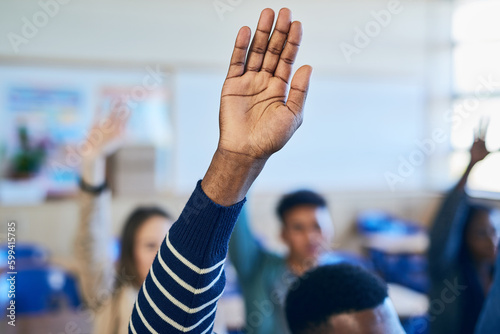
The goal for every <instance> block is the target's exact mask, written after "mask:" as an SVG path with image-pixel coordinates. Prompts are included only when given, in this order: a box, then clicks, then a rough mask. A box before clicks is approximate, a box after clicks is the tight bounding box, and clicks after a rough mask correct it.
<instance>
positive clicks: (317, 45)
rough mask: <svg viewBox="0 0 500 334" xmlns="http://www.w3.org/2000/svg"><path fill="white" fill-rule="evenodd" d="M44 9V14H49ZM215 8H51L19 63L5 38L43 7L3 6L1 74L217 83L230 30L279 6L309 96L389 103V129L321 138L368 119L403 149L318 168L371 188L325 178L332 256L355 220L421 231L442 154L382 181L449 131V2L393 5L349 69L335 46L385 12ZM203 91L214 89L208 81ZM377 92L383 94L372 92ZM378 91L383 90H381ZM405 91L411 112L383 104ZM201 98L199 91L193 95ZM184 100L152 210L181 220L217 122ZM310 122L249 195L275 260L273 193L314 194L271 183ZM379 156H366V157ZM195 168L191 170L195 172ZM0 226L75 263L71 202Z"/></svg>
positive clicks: (327, 4) (11, 213) (5, 214)
mask: <svg viewBox="0 0 500 334" xmlns="http://www.w3.org/2000/svg"><path fill="white" fill-rule="evenodd" d="M47 1H49V0H47ZM47 1H45V2H44V3H48V2H47ZM221 1H222V2H223V3H226V4H230V5H228V6H229V7H230V8H231V10H229V11H227V12H224V13H223V14H222V15H221V16H219V15H218V12H217V10H216V9H215V7H214V3H219V2H216V1H212V0H192V1H166V0H150V1H147V2H144V1H139V0H126V1H123V0H121V1H118V0H100V1H98V0H86V1H75V0H72V1H62V0H61V1H60V3H63V2H64V3H65V4H60V5H59V7H58V8H59V9H58V13H57V14H55V15H54V16H53V17H51V18H50V19H49V20H48V22H47V23H46V25H44V26H43V27H40V28H39V29H38V31H37V32H36V33H33V34H32V35H33V36H32V37H29V38H26V41H27V42H26V43H23V44H20V45H18V50H17V51H18V52H16V50H15V49H16V48H15V47H13V45H12V43H11V42H10V41H9V37H8V36H9V34H12V33H15V34H18V35H22V29H23V26H24V24H25V21H23V20H25V19H27V20H29V21H33V16H34V15H38V14H37V13H39V12H40V11H41V10H42V7H41V5H40V4H39V1H34V0H25V1H14V0H8V1H1V2H0V13H1V14H0V16H1V20H0V36H1V38H2V42H1V43H0V62H1V63H2V64H44V63H46V64H59V63H63V64H67V65H70V66H71V64H78V65H82V64H83V65H85V66H92V64H94V65H96V66H97V65H98V66H103V65H104V66H121V65H123V66H130V65H132V66H135V67H141V66H146V65H152V66H156V65H159V66H161V67H163V68H167V69H170V70H171V71H172V72H173V73H174V74H175V75H176V78H177V79H176V80H177V84H178V86H177V87H180V85H181V84H183V83H184V84H185V83H189V80H187V81H186V80H185V79H186V78H189V76H190V75H192V74H193V73H195V75H196V73H198V74H199V73H202V74H203V75H204V76H202V77H205V78H206V77H211V76H214V77H217V78H218V77H221V78H223V76H224V73H225V71H226V68H227V63H228V57H229V54H230V53H231V49H232V45H233V42H234V37H235V35H236V32H237V29H238V28H239V27H240V26H242V25H249V26H250V27H252V29H254V27H255V24H256V21H257V17H258V13H259V12H260V10H261V9H262V8H263V7H266V6H271V7H272V8H274V9H278V8H280V7H281V6H285V5H286V6H287V7H289V8H291V9H292V11H293V12H294V16H295V18H296V19H300V20H301V21H302V22H303V25H304V40H303V43H302V48H301V52H300V54H299V57H298V59H297V65H301V64H304V63H308V64H311V65H313V66H314V69H315V70H314V71H315V72H314V78H313V81H312V87H314V85H315V84H316V85H317V87H323V88H325V87H330V86H329V85H333V87H335V85H343V83H346V84H345V85H343V87H348V84H350V85H351V86H350V87H351V88H350V90H349V94H351V95H352V97H353V99H356V100H363V92H366V91H367V90H370V89H371V88H374V89H379V91H380V94H382V96H384V97H385V98H384V101H386V102H387V101H389V102H387V103H388V107H387V108H389V109H390V110H391V112H390V113H387V114H384V115H386V116H385V117H379V118H377V117H376V116H373V114H369V113H373V112H378V111H377V110H375V111H372V110H371V109H370V108H368V107H367V106H366V105H363V106H361V107H360V109H359V110H362V113H361V114H360V115H359V117H358V116H356V115H355V116H353V115H350V117H347V119H348V120H350V123H349V122H348V123H347V124H337V126H336V127H334V130H335V131H334V130H332V131H330V132H329V134H328V135H332V136H335V138H341V140H340V141H339V145H340V144H341V143H342V141H343V140H346V139H345V138H347V139H349V138H350V137H349V136H353V130H352V127H353V123H354V120H355V119H356V118H359V119H364V118H363V115H364V116H370V117H366V118H365V119H368V120H369V122H376V121H379V122H380V123H379V124H382V126H383V127H382V128H381V129H382V130H381V136H385V138H388V140H387V141H386V142H391V140H390V139H391V138H394V140H392V141H393V142H397V141H398V140H399V141H400V142H398V145H399V144H401V146H400V147H399V146H398V147H397V148H394V147H395V146H387V147H384V146H382V149H381V151H382V152H383V151H386V153H385V154H386V155H385V160H383V161H385V163H381V162H380V161H382V160H380V161H379V162H374V163H372V162H370V159H365V162H364V163H363V160H360V159H359V156H358V155H357V152H351V154H350V155H349V154H347V155H346V154H345V152H342V151H340V152H337V153H336V155H337V156H338V159H335V156H334V159H330V160H329V164H328V165H324V166H323V168H322V170H321V172H322V173H324V172H325V170H328V168H330V169H331V170H332V174H333V173H335V170H339V169H338V168H339V164H336V160H337V161H339V163H340V166H341V167H342V169H341V170H342V171H344V172H349V163H345V162H344V160H345V161H347V162H349V161H356V164H354V165H355V166H356V168H355V171H356V173H359V175H361V176H363V173H368V175H370V180H374V179H375V180H376V181H375V182H373V183H372V184H367V183H366V182H365V181H366V180H365V179H362V180H363V182H359V180H358V179H359V178H356V176H354V177H353V176H351V177H350V178H349V177H347V176H346V177H347V178H344V177H343V174H340V176H339V177H337V178H332V179H331V180H330V181H331V182H329V183H327V187H326V188H324V189H320V190H322V191H323V192H324V193H325V194H326V195H327V197H328V198H329V199H330V201H331V203H332V205H331V210H332V214H333V218H334V222H335V224H336V226H337V244H339V245H340V246H343V247H350V245H348V242H347V241H346V240H347V236H348V235H351V234H352V233H351V232H352V223H353V221H354V219H355V217H356V214H357V213H358V212H359V210H362V209H368V208H372V209H376V208H380V209H387V210H389V211H391V212H392V213H394V214H396V215H400V216H402V217H406V218H408V219H411V220H415V221H418V222H421V223H422V224H428V223H429V219H430V218H429V217H430V216H431V215H432V213H433V211H434V208H435V207H436V204H437V203H438V202H437V201H438V198H439V194H436V193H435V192H434V191H426V190H425V189H433V187H434V185H435V184H440V188H439V189H443V188H445V186H446V185H447V184H448V183H447V182H448V181H447V178H446V175H447V173H446V168H445V167H446V161H445V160H444V158H443V157H444V156H445V153H446V152H447V150H448V147H447V145H443V146H441V147H439V148H438V149H437V150H436V154H435V155H434V156H433V157H432V158H430V159H428V160H427V162H426V163H425V164H424V165H423V166H422V167H421V168H418V170H417V171H416V172H415V173H414V174H412V175H411V177H409V178H408V181H407V182H406V183H405V186H404V187H402V188H401V189H399V190H398V191H397V192H393V191H391V189H389V188H388V187H387V184H386V182H385V181H384V179H383V172H384V171H386V170H388V169H390V168H392V169H394V168H397V166H398V159H397V157H398V155H399V154H408V153H409V152H411V151H412V150H414V149H415V147H416V144H415V142H414V141H415V140H417V139H419V138H427V137H428V136H429V135H430V133H431V131H432V129H433V128H435V127H436V126H444V127H446V124H444V125H443V124H442V118H441V113H442V111H443V110H446V109H447V108H448V107H449V96H450V72H449V71H450V68H451V66H450V53H449V52H450V49H449V46H450V28H449V27H450V10H451V6H452V5H451V2H450V1H431V0H429V1H401V2H398V1H396V2H397V3H396V5H397V4H399V6H397V8H399V9H400V10H399V11H398V13H397V14H394V15H391V17H390V20H389V21H390V22H389V23H388V24H387V26H385V27H383V28H381V29H380V32H379V33H378V34H374V36H373V37H371V38H369V40H368V41H365V42H366V44H367V45H366V46H363V47H360V48H358V51H359V53H356V54H353V55H352V57H351V61H349V60H348V59H347V58H346V57H345V55H344V53H343V52H342V50H341V48H340V46H341V45H344V44H342V43H347V44H351V45H354V44H355V38H356V36H357V35H359V32H358V30H357V29H358V28H359V29H361V30H364V29H365V28H366V27H367V25H369V24H372V23H373V22H375V21H376V19H375V17H374V14H373V13H379V14H380V12H381V11H385V10H388V8H389V3H390V1H381V0H371V1H367V0H349V1H348V0H344V1H321V0H313V1H299V0H293V1H260V0H259V1H248V0H242V1H237V0H232V1H229V0H221ZM52 3H53V2H52ZM391 6H395V5H394V4H392V5H391ZM54 8H55V7H54ZM226 8H228V7H226ZM10 36H12V35H10ZM358 38H359V37H358ZM182 80H184V81H182ZM196 80H203V78H201V79H200V78H198V79H196V78H195V79H194V81H196ZM215 81H217V80H215ZM210 82H211V83H213V82H214V80H211V81H210ZM380 82H381V83H382V84H379V83H380ZM220 84H222V81H220ZM362 85H365V86H364V88H363V89H364V90H363V89H360V93H359V98H358V97H357V96H356V89H358V88H357V87H361V86H362ZM384 85H385V87H389V88H385V89H384ZM405 85H406V86H407V87H418V89H415V90H414V91H412V94H413V95H411V96H412V99H410V100H409V101H408V102H407V103H408V105H407V106H405V105H404V104H397V103H391V96H390V89H391V88H390V87H394V86H405ZM197 89H198V90H200V88H199V86H198V87H197ZM346 89H347V88H346ZM217 90H218V88H217V87H216V86H215V87H210V90H209V91H217ZM188 91H189V85H188V86H187V87H186V89H183V90H180V91H177V92H176V95H175V97H174V98H175V101H174V117H175V120H174V121H175V125H176V131H177V133H176V144H175V145H176V148H175V159H174V164H175V170H176V172H177V173H178V174H176V175H177V176H178V178H176V180H177V181H176V182H177V183H176V185H175V190H176V194H175V195H170V196H168V197H162V198H160V199H156V200H155V201H156V202H161V203H166V205H167V207H171V208H172V209H171V210H172V211H173V212H174V214H175V213H179V212H180V208H182V205H183V204H184V203H185V200H186V198H187V197H186V196H187V192H188V191H189V190H188V189H189V187H190V185H192V186H194V183H195V181H196V179H197V178H200V177H202V176H203V175H202V173H203V171H204V169H205V168H206V167H207V166H208V163H209V159H210V155H211V152H212V149H213V148H214V147H215V143H216V138H217V129H216V120H215V119H213V120H211V121H206V120H207V119H208V117H212V116H213V117H216V113H217V106H216V105H217V101H218V96H217V95H214V96H213V97H210V98H209V99H208V97H207V100H205V101H207V102H206V109H208V110H205V108H203V105H200V104H198V105H193V101H194V102H196V101H195V99H193V98H192V96H190V95H189V94H186V92H188ZM312 98H314V96H313V97H312ZM321 98H323V100H324V96H319V97H317V98H316V100H311V101H312V102H311V104H312V105H316V106H317V108H316V109H319V108H321V103H324V102H322V101H323V100H321ZM396 100H397V99H395V101H396ZM314 101H316V103H315V102H314ZM318 101H319V102H318ZM398 101H400V100H398ZM367 103H368V102H367ZM369 103H372V102H369ZM410 103H411V105H410ZM398 110H401V113H402V114H401V115H399V117H398V118H395V117H394V116H395V115H398V114H397V111H398ZM407 110H411V113H409V114H408V117H407V116H406V114H404V112H405V111H407ZM354 111H355V110H354ZM354 111H352V110H348V111H346V112H354ZM308 112H310V114H308V116H307V117H309V118H310V119H311V120H312V121H311V122H310V123H311V124H320V123H321V121H322V119H323V118H322V117H324V116H325V115H324V114H322V113H321V112H316V113H314V111H311V110H308ZM343 116H347V114H344V115H342V114H341V113H338V114H335V115H333V116H332V117H331V119H333V121H335V120H336V119H342V117H343ZM307 117H306V120H305V122H304V127H303V129H301V130H300V131H302V132H299V133H298V139H294V141H292V142H291V143H290V148H289V151H286V152H283V153H280V155H278V156H276V159H275V160H274V161H272V162H270V164H269V166H268V171H269V172H268V171H267V170H266V171H264V173H265V174H263V175H262V176H263V177H262V180H263V181H258V183H257V184H256V187H255V189H254V190H253V191H252V193H251V198H250V203H249V206H250V210H251V213H252V216H253V217H254V218H253V221H254V225H255V230H256V231H257V232H258V233H259V235H261V236H262V238H263V240H264V241H265V242H266V243H267V244H269V245H270V246H271V247H273V248H274V249H277V250H280V249H282V248H280V244H279V239H278V237H277V235H278V233H277V231H278V226H279V225H278V223H277V220H276V218H275V217H274V208H273V207H274V204H275V203H276V201H277V198H278V194H279V192H281V191H285V190H290V188H293V187H294V186H298V185H300V186H308V185H311V183H312V186H315V185H316V184H315V183H314V182H315V180H298V181H297V182H296V183H294V182H295V179H293V178H292V182H291V183H290V184H286V183H285V182H284V181H280V183H277V184H273V187H272V188H269V187H266V184H268V182H271V181H273V180H275V175H276V174H277V173H279V172H280V170H282V169H283V168H285V167H286V166H290V168H294V166H291V165H290V161H296V160H295V159H301V158H303V157H304V154H305V155H306V156H307V154H308V152H310V151H311V150H314V149H313V148H312V146H311V149H309V146H307V145H302V146H301V143H303V141H302V142H301V141H300V140H305V139H304V138H306V137H308V136H307V135H306V134H308V133H310V132H312V131H314V128H313V125H311V128H309V129H308V128H307V121H308V118H307ZM193 120H194V121H193ZM329 120H330V118H329ZM207 124H209V125H210V126H207ZM365 128H366V127H365ZM391 128H392V129H395V132H394V133H387V131H391V130H390V129H391ZM336 131H337V132H336ZM339 131H340V132H339ZM405 133H406V134H409V135H407V137H405V140H401V138H399V137H397V135H398V134H399V135H404V134H405ZM191 134H196V135H198V136H201V137H203V138H205V140H204V141H203V142H201V143H200V142H198V143H196V140H190V138H192V136H191ZM391 136H392V137H391ZM299 139H300V140H299ZM363 139H364V140H366V138H363V136H358V137H356V139H355V140H363ZM358 144H359V146H360V147H363V145H365V147H366V145H369V144H370V143H368V142H366V143H358ZM320 148H321V149H324V148H325V147H324V146H320ZM337 148H338V146H337ZM370 150H371V146H370V147H369V149H367V150H366V152H365V154H369V153H370ZM287 152H288V153H287ZM297 152H299V153H300V154H299V153H297ZM372 153H373V152H372ZM378 153H379V152H375V153H373V156H375V155H377V154H378ZM194 159H196V163H193V161H194ZM302 160H303V161H307V159H302ZM387 161H389V162H387ZM313 163H314V161H313ZM313 165H314V164H313ZM315 165H317V166H318V165H320V164H319V163H317V164H315ZM188 167H189V168H188ZM299 167H300V168H302V167H301V166H295V168H297V171H299V172H300V170H301V169H300V168H299ZM374 170H375V172H374ZM342 180H344V181H345V180H348V181H349V182H350V183H351V184H352V183H353V182H354V183H355V185H356V189H355V190H354V191H348V189H347V187H346V186H345V183H344V184H342V182H341V181H342ZM357 180H358V182H356V181H357ZM309 181H311V182H309ZM316 181H317V180H316ZM273 182H274V181H273ZM276 185H277V186H276ZM274 186H276V187H274ZM365 186H366V187H365ZM318 188H321V185H318ZM368 188H369V189H368ZM143 201H145V199H138V198H117V199H115V200H114V202H113V226H114V231H115V233H117V232H118V231H119V230H120V227H121V223H122V222H123V219H124V217H125V216H126V214H127V213H128V212H130V210H131V208H132V207H133V206H134V205H136V204H137V203H139V202H143ZM0 219H1V220H2V221H6V220H8V219H16V220H18V221H19V238H20V240H26V241H39V242H42V243H44V244H45V245H47V246H48V247H49V248H50V250H51V251H52V252H53V254H54V255H55V256H56V257H60V258H61V259H63V260H64V259H68V258H69V257H70V256H71V251H70V250H71V245H72V244H71V238H72V236H73V235H74V231H75V221H76V219H77V206H76V203H75V202H73V201H71V200H65V201H56V202H49V203H45V204H42V205H37V206H29V207H2V208H0Z"/></svg>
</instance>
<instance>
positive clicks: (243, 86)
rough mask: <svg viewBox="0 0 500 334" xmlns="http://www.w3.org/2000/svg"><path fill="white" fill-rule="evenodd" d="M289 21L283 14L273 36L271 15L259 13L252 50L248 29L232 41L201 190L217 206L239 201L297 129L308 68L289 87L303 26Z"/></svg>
mask: <svg viewBox="0 0 500 334" xmlns="http://www.w3.org/2000/svg"><path fill="white" fill-rule="evenodd" d="M291 17H292V14H291V12H290V10H289V9H287V8H284V9H282V10H281V11H280V13H279V15H278V19H277V21H276V26H275V28H274V31H272V28H273V22H274V11H273V10H272V9H264V10H263V11H262V13H261V15H260V19H259V23H258V25H257V31H256V32H255V36H254V39H253V41H252V44H251V45H250V46H249V44H250V28H248V27H243V28H241V29H240V31H239V32H238V36H237V37H236V43H235V45H234V50H233V55H232V57H231V64H230V66H229V71H228V73H227V78H226V81H225V82H224V86H223V88H222V95H221V105H220V114H219V125H220V138H219V145H218V147H217V151H216V152H215V154H214V157H213V159H212V163H211V164H210V167H209V169H208V171H207V173H206V174H205V177H204V178H203V181H202V184H201V185H202V188H203V190H204V191H205V193H206V194H207V195H208V197H210V198H211V199H212V200H213V201H215V202H216V203H218V204H221V205H232V204H234V203H236V202H238V201H240V200H242V199H243V198H244V197H245V195H246V193H247V191H248V189H249V188H250V186H251V185H252V183H253V182H254V180H255V179H256V178H257V176H258V175H259V173H260V172H261V170H262V168H263V167H264V164H265V163H266V161H267V159H268V158H269V157H270V156H271V155H272V154H273V153H275V152H276V151H278V150H280V149H281V148H282V147H283V146H284V145H285V144H286V142H287V141H288V140H289V139H290V138H291V136H292V135H293V133H294V132H295V130H297V129H298V127H299V126H300V124H301V123H302V112H303V109H304V103H305V99H306V96H307V90H308V88H309V79H310V77H311V72H312V68H311V67H310V66H308V65H305V66H302V67H301V68H299V69H298V70H297V72H296V73H295V75H294V76H293V78H292V80H291V82H290V77H291V74H292V66H293V63H294V61H295V58H296V56H297V52H298V51H299V46H300V42H301V39H302V25H301V23H300V22H298V21H295V22H292V21H291ZM269 36H271V37H270V38H269ZM249 47H250V50H248V48H249ZM247 50H248V54H247Z"/></svg>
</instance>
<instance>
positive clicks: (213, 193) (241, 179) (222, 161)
mask: <svg viewBox="0 0 500 334" xmlns="http://www.w3.org/2000/svg"><path fill="white" fill-rule="evenodd" d="M266 161H267V159H254V158H251V157H249V156H244V155H241V154H235V153H232V152H228V151H224V150H219V149H218V150H217V151H216V152H215V154H214V156H213V158H212V162H211V163H210V167H209V168H208V171H207V173H206V174H205V177H204V178H203V181H202V182H201V187H202V188H203V191H204V192H205V194H207V196H208V197H209V198H210V199H211V200H213V201H214V202H215V203H217V204H220V205H223V206H230V205H233V204H235V203H238V202H240V201H242V200H243V199H244V198H245V196H246V194H247V192H248V189H250V186H251V185H252V184H253V182H254V181H255V179H256V178H257V176H258V175H259V174H260V172H261V171H262V169H263V168H264V165H265V163H266Z"/></svg>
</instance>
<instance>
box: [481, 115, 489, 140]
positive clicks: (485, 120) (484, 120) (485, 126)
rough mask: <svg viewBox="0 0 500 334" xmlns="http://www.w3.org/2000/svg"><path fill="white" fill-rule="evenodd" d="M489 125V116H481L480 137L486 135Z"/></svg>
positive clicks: (484, 137) (483, 137)
mask: <svg viewBox="0 0 500 334" xmlns="http://www.w3.org/2000/svg"><path fill="white" fill-rule="evenodd" d="M489 126H490V117H489V116H483V117H482V118H481V136H482V139H483V140H485V139H486V135H487V134H488V128H489Z"/></svg>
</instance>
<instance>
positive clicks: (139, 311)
mask: <svg viewBox="0 0 500 334" xmlns="http://www.w3.org/2000/svg"><path fill="white" fill-rule="evenodd" d="M243 203H244V201H242V202H240V203H237V204H235V205H233V206H231V207H223V206H220V205H218V204H216V203H214V202H212V201H211V200H210V199H209V198H208V197H207V196H206V195H205V194H204V193H203V191H202V189H201V185H200V182H198V185H197V187H196V189H195V191H194V192H193V194H192V196H191V198H190V199H189V201H188V203H187V204H186V207H185V209H184V210H183V212H182V214H181V216H180V217H179V219H178V221H177V222H176V223H175V224H174V225H173V226H172V228H171V230H170V232H169V233H168V234H167V236H166V238H165V242H164V243H162V246H161V247H160V250H159V252H158V254H157V256H156V258H155V260H154V262H153V265H152V266H151V269H150V271H149V274H148V277H147V278H146V281H145V282H144V283H143V286H142V288H141V290H140V292H139V295H138V297H137V301H136V303H135V306H134V310H133V313H132V317H131V318H130V324H129V333H134V334H143V333H192V334H201V333H203V334H205V333H211V332H212V328H213V324H214V319H215V312H216V310H217V301H218V300H219V298H220V297H221V295H222V293H223V290H224V285H225V275H224V261H225V257H226V254H227V244H228V241H229V238H230V235H231V231H232V229H233V227H234V224H235V222H236V219H237V218H238V214H239V212H240V211H241V208H242V206H243Z"/></svg>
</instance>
